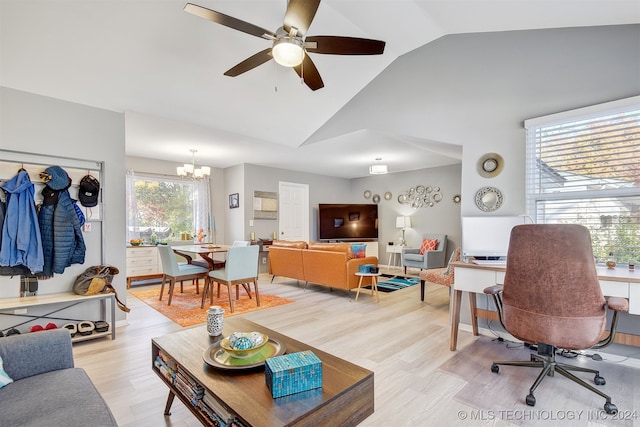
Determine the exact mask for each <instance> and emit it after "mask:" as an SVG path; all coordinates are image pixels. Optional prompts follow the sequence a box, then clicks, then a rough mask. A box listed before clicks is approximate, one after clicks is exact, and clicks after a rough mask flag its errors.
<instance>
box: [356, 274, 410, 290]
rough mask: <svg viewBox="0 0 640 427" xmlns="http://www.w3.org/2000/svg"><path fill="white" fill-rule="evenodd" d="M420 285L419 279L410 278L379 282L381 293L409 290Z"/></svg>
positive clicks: (368, 287) (396, 278) (395, 278)
mask: <svg viewBox="0 0 640 427" xmlns="http://www.w3.org/2000/svg"><path fill="white" fill-rule="evenodd" d="M418 283H420V280H418V279H411V278H408V277H392V278H390V279H387V280H385V281H379V282H378V290H379V291H380V292H393V291H397V290H398V289H404V288H408V287H409V286H413V285H417V284H418ZM365 288H367V289H371V286H366V287H365Z"/></svg>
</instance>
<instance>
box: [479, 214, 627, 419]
mask: <svg viewBox="0 0 640 427" xmlns="http://www.w3.org/2000/svg"><path fill="white" fill-rule="evenodd" d="M484 292H485V293H486V294H491V295H493V297H494V300H495V302H496V305H497V307H498V311H499V313H500V321H501V323H502V325H503V326H504V328H505V329H506V330H507V331H508V332H509V333H510V334H511V335H513V336H514V337H516V338H518V339H519V340H522V341H524V342H525V343H528V344H530V345H532V348H535V347H537V354H535V353H532V354H531V360H530V361H503V362H494V363H493V364H492V365H491V371H492V372H494V373H496V374H497V373H498V372H499V370H500V368H499V365H510V366H527V367H538V368H542V371H541V372H540V374H539V375H538V377H537V378H536V380H535V382H534V383H533V385H532V386H531V388H530V389H529V394H528V395H527V396H526V399H525V402H526V403H527V405H529V406H534V405H535V404H536V398H535V396H534V395H533V393H534V391H535V390H536V388H537V387H538V385H540V383H541V382H542V380H543V379H544V378H545V377H547V376H550V377H552V376H553V374H554V373H556V372H557V373H559V374H561V375H563V376H565V377H566V378H568V379H570V380H572V381H574V382H575V383H577V384H579V385H581V386H582V387H585V388H587V389H589V390H591V391H593V392H594V393H597V394H599V395H600V396H602V397H604V398H605V399H606V403H605V404H604V410H605V411H606V412H607V413H608V414H616V413H617V412H618V409H617V407H616V405H614V404H613V403H611V397H609V396H608V395H607V394H605V393H603V392H602V391H600V390H598V389H597V388H595V387H594V386H592V385H590V384H587V383H586V382H585V381H583V380H581V379H580V378H578V377H576V376H575V375H573V374H572V373H571V372H570V371H579V372H589V373H591V374H594V378H593V381H594V383H595V384H596V385H604V384H605V379H604V378H603V377H601V376H600V372H599V371H597V370H594V369H587V368H583V367H579V366H573V365H568V364H565V363H560V362H557V361H556V351H558V349H565V350H584V349H589V348H602V347H605V346H607V345H609V344H611V342H612V341H613V338H614V335H615V329H616V323H617V320H618V312H619V311H628V309H629V301H628V300H627V299H625V298H615V297H610V298H609V299H608V301H606V300H605V298H604V297H603V295H602V290H601V288H600V283H599V281H598V277H597V274H596V268H595V262H594V258H593V252H592V249H591V236H590V234H589V230H587V228H585V227H583V226H581V225H574V224H525V225H518V226H515V227H514V228H513V229H512V231H511V238H510V241H509V250H508V256H507V272H506V275H505V278H504V285H496V286H491V287H489V288H487V289H485V291H484ZM607 306H608V308H609V309H611V310H614V311H613V316H612V322H611V328H610V332H609V333H608V334H607V336H606V338H604V339H602V337H603V334H604V331H605V328H606V323H607V318H606V308H607ZM534 345H535V346H534Z"/></svg>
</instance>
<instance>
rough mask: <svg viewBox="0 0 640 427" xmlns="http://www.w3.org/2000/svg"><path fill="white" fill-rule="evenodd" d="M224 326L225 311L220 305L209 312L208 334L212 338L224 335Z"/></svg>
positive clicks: (212, 307) (211, 308)
mask: <svg viewBox="0 0 640 427" xmlns="http://www.w3.org/2000/svg"><path fill="white" fill-rule="evenodd" d="M223 325H224V309H223V308H222V307H220V306H218V305H214V306H211V307H210V308H209V310H207V332H209V336H210V337H217V336H218V335H220V334H222V327H223Z"/></svg>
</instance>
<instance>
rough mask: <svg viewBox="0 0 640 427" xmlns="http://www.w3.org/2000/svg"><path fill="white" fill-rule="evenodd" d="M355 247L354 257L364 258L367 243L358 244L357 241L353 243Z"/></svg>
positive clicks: (352, 246)
mask: <svg viewBox="0 0 640 427" xmlns="http://www.w3.org/2000/svg"><path fill="white" fill-rule="evenodd" d="M351 248H353V257H354V258H364V257H365V256H366V252H367V245H356V244H355V243H354V244H352V245H351Z"/></svg>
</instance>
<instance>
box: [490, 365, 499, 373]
mask: <svg viewBox="0 0 640 427" xmlns="http://www.w3.org/2000/svg"><path fill="white" fill-rule="evenodd" d="M491 372H493V373H494V374H497V373H498V372H500V367H499V366H498V365H496V364H495V363H494V364H493V365H491Z"/></svg>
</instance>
